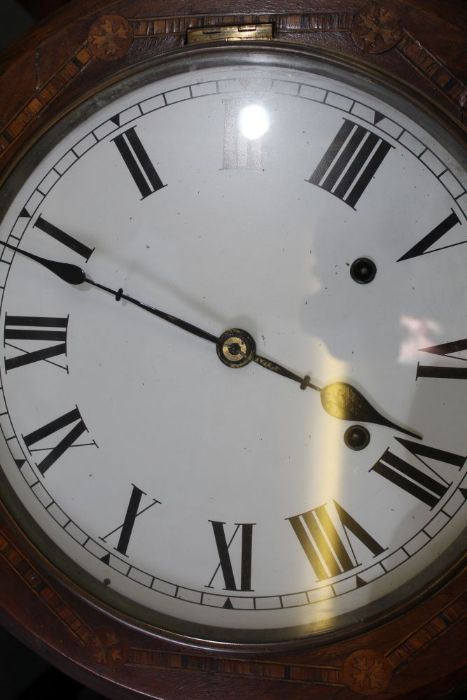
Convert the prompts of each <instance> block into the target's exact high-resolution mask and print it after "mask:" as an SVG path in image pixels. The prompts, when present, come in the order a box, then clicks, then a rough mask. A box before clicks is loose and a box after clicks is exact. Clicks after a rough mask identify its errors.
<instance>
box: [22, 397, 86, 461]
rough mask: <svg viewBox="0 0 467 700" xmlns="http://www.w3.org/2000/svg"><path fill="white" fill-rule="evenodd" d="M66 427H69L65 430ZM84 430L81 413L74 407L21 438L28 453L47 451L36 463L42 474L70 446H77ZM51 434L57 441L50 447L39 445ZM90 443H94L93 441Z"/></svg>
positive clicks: (50, 436)
mask: <svg viewBox="0 0 467 700" xmlns="http://www.w3.org/2000/svg"><path fill="white" fill-rule="evenodd" d="M68 428H70V429H69V430H65V429H68ZM85 432H87V428H86V426H85V424H84V421H83V419H82V418H81V414H80V412H79V410H78V408H74V409H73V410H71V411H68V413H64V414H63V416H60V417H59V418H56V419H55V420H52V421H50V423H46V424H45V425H43V426H42V427H41V428H38V429H37V430H33V432H32V433H29V434H28V435H23V440H24V442H25V444H26V447H27V448H28V450H29V452H30V453H32V452H35V451H37V452H47V453H48V454H47V456H46V457H44V459H43V460H42V461H41V462H39V463H38V464H37V465H36V466H37V468H38V470H39V471H40V473H41V474H42V475H44V474H45V473H46V471H47V470H48V469H50V467H51V466H52V465H53V464H55V462H56V461H57V460H58V459H59V458H60V457H62V455H63V454H65V452H66V451H67V450H69V449H70V448H71V447H77V446H78V445H76V444H75V443H76V441H77V440H78V438H79V437H81V435H82V434H83V433H85ZM57 435H58V437H57ZM52 436H55V439H56V440H57V439H58V442H56V444H55V445H54V446H53V447H50V446H49V444H46V445H44V446H39V443H41V442H42V440H45V439H48V438H52ZM91 444H94V445H95V443H91ZM33 445H36V447H34V448H33V449H31V448H32V446H33Z"/></svg>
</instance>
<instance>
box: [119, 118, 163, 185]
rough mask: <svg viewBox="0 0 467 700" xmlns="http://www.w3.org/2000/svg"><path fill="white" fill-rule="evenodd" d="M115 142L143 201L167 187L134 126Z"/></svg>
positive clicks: (120, 135)
mask: <svg viewBox="0 0 467 700" xmlns="http://www.w3.org/2000/svg"><path fill="white" fill-rule="evenodd" d="M113 142H114V144H115V145H116V147H117V148H118V151H119V153H120V155H121V156H122V158H123V162H124V163H125V165H126V167H127V168H128V171H129V173H130V175H131V177H132V178H133V180H134V183H135V185H136V186H137V187H138V189H139V191H140V193H141V198H142V199H145V197H149V195H150V194H153V193H154V192H157V191H158V190H161V189H162V188H163V187H165V185H164V184H163V183H162V180H161V179H160V177H159V175H158V174H157V172H156V169H155V167H154V165H153V164H152V163H151V159H150V158H149V156H148V154H147V152H146V149H145V148H144V146H143V144H142V143H141V140H140V138H139V136H138V134H137V133H136V130H135V127H134V126H132V127H131V129H127V130H126V131H124V132H123V133H121V134H119V135H118V136H116V137H115V138H114V139H113Z"/></svg>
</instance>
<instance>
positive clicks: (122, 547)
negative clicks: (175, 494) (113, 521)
mask: <svg viewBox="0 0 467 700" xmlns="http://www.w3.org/2000/svg"><path fill="white" fill-rule="evenodd" d="M132 487H133V488H132V491H131V495H130V500H129V502H128V506H127V509H126V513H125V518H124V520H123V523H122V524H121V525H119V526H118V527H116V528H114V529H113V530H111V531H110V532H109V533H108V534H107V535H105V536H104V537H101V539H102V540H103V541H104V542H106V540H107V539H108V538H109V537H111V536H112V535H114V534H115V533H116V532H118V531H119V530H120V536H119V539H118V543H117V546H116V547H115V548H114V549H115V550H116V551H117V552H120V554H123V555H125V556H126V553H127V550H128V545H129V544H130V538H131V535H132V533H133V528H134V525H135V520H136V518H138V517H139V516H140V515H142V514H143V513H145V512H146V511H147V510H149V508H152V507H153V506H155V505H156V503H160V501H157V500H156V499H155V498H153V499H152V502H151V503H149V505H147V506H145V507H144V508H141V510H139V507H140V504H141V499H142V498H143V496H147V494H146V493H145V492H144V491H142V490H141V489H140V488H138V486H135V485H134V484H132Z"/></svg>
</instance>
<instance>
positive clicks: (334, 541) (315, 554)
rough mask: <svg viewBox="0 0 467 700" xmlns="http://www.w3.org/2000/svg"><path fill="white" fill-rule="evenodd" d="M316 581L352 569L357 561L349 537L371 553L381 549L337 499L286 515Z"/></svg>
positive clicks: (375, 554) (377, 552)
mask: <svg viewBox="0 0 467 700" xmlns="http://www.w3.org/2000/svg"><path fill="white" fill-rule="evenodd" d="M287 520H288V521H289V522H290V524H291V526H292V528H293V531H294V532H295V535H296V536H297V539H298V541H299V542H300V544H301V546H302V548H303V551H304V552H305V554H306V556H307V558H308V561H309V562H310V564H311V566H312V568H313V571H314V572H315V574H316V577H317V579H318V580H319V581H324V580H325V579H328V578H331V577H332V576H338V575H339V574H342V573H344V572H346V571H351V570H352V569H354V568H355V567H356V566H359V564H360V563H361V562H359V561H358V559H357V557H356V555H355V553H354V549H353V546H352V540H351V537H350V536H352V537H354V538H356V539H357V540H359V541H360V542H361V543H362V544H363V545H364V546H365V547H366V548H367V549H369V550H370V552H371V553H372V554H373V556H377V555H378V554H381V553H382V552H384V548H383V547H382V546H381V545H380V544H379V542H377V541H376V540H375V539H374V537H372V536H371V535H370V534H369V533H368V532H367V531H366V530H365V529H364V528H363V527H362V526H361V525H360V523H358V522H357V521H356V520H355V519H354V518H353V517H352V516H351V515H350V513H348V512H347V511H346V510H345V509H344V508H343V507H342V506H341V505H339V503H337V501H333V507H332V506H331V505H329V504H323V505H321V506H318V507H317V508H313V509H312V510H308V511H307V512H306V513H300V514H299V515H294V516H292V517H291V518H287Z"/></svg>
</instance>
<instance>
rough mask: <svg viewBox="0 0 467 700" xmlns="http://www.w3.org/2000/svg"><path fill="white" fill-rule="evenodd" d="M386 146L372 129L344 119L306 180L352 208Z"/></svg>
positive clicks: (384, 153)
mask: <svg viewBox="0 0 467 700" xmlns="http://www.w3.org/2000/svg"><path fill="white" fill-rule="evenodd" d="M390 149H391V145H390V144H389V143H387V142H386V141H384V140H383V139H382V138H380V137H379V136H377V135H376V134H374V133H373V132H372V131H369V130H368V129H365V128H364V127H363V126H360V125H359V124H355V123H354V122H351V121H349V120H348V119H344V123H343V124H342V126H341V128H340V129H339V131H338V132H337V134H336V136H335V137H334V140H333V141H332V143H331V145H330V146H329V148H328V149H327V151H326V153H325V154H324V156H323V157H322V158H321V160H320V162H319V163H318V165H317V166H316V168H315V170H314V171H313V173H312V175H311V177H310V178H309V180H308V182H310V183H311V184H312V185H317V186H318V187H321V188H322V189H323V190H326V191H327V192H330V193H331V194H333V195H335V196H336V197H338V198H339V199H341V200H342V201H343V202H345V203H346V204H348V205H349V206H350V207H352V208H353V209H355V206H356V204H357V202H358V201H359V199H360V197H361V196H362V195H363V193H364V192H365V190H366V188H367V187H368V185H369V184H370V181H371V179H372V177H373V176H374V175H375V173H376V171H377V170H378V168H379V167H380V165H381V163H382V162H383V160H384V158H385V157H386V156H387V154H388V152H389V150H390Z"/></svg>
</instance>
